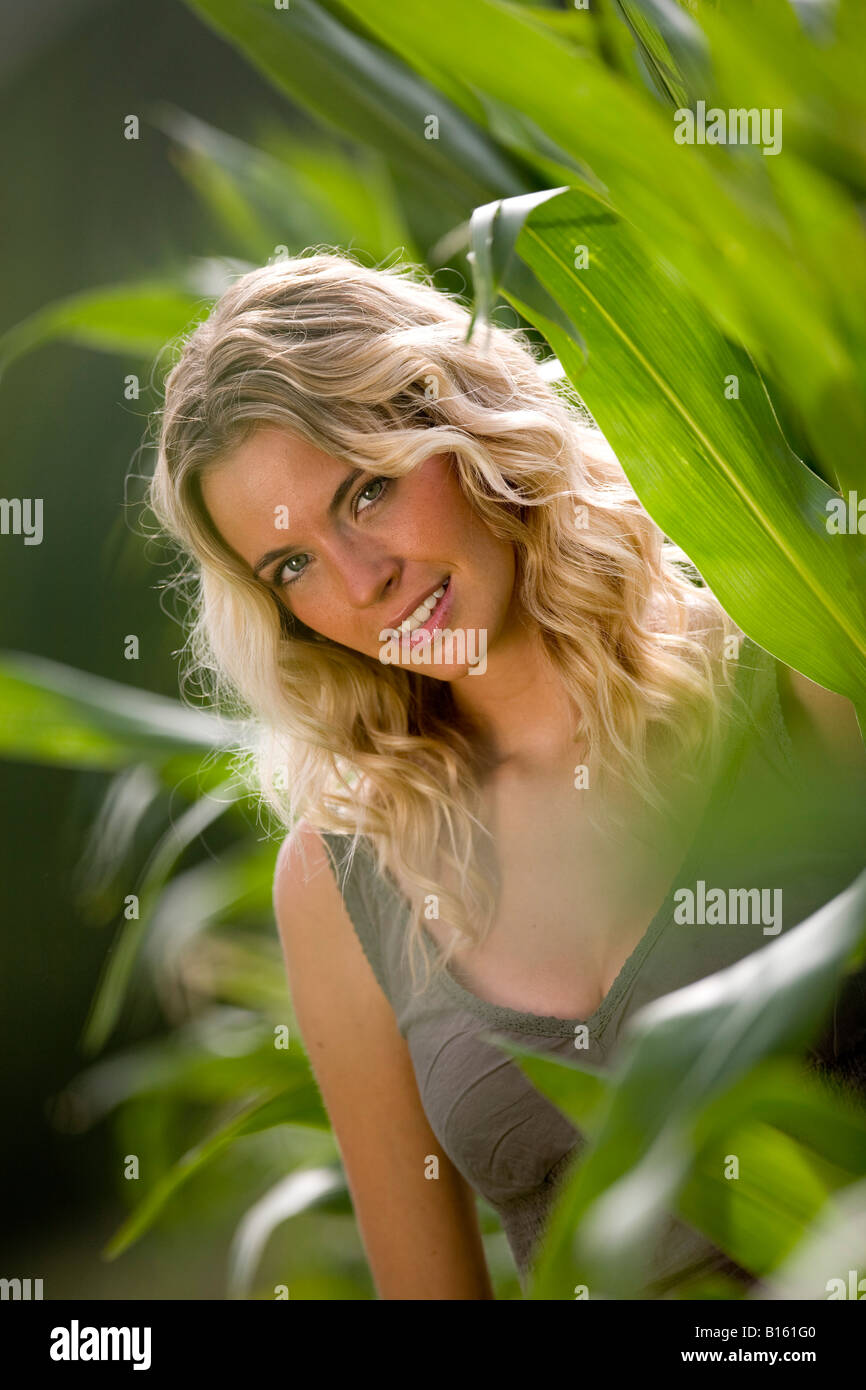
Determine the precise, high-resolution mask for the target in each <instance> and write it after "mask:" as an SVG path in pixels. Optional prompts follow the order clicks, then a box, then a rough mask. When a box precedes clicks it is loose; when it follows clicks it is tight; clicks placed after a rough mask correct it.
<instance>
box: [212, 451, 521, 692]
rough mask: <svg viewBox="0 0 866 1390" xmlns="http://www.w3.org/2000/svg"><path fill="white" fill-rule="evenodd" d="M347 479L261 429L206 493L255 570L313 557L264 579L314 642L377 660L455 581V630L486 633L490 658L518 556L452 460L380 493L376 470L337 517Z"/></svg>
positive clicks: (438, 461) (442, 671)
mask: <svg viewBox="0 0 866 1390" xmlns="http://www.w3.org/2000/svg"><path fill="white" fill-rule="evenodd" d="M348 471H349V469H348V466H347V465H346V464H344V463H341V462H339V461H338V460H337V459H334V458H332V457H331V456H330V455H328V454H326V453H324V452H323V451H322V450H320V449H317V448H316V447H315V446H314V445H312V444H309V443H307V442H306V441H305V440H302V439H298V438H295V437H294V436H292V435H290V434H289V433H288V432H287V431H284V430H281V429H277V428H275V427H271V426H267V427H264V426H263V427H261V428H259V429H258V430H257V431H256V432H255V433H254V434H253V435H252V436H251V437H250V438H249V439H248V440H246V441H245V442H244V443H243V444H242V445H241V446H240V447H239V448H237V449H236V450H235V451H234V452H233V453H232V454H231V455H230V456H229V457H228V458H226V459H225V460H222V461H221V462H220V463H219V464H217V465H215V466H213V467H212V468H210V469H208V470H207V471H206V472H205V474H204V476H203V478H202V484H201V490H202V496H203V498H204V502H205V506H206V507H207V510H208V512H209V514H210V517H211V519H212V521H213V523H214V525H215V526H216V528H217V530H218V531H219V532H220V534H221V535H222V536H223V538H224V539H225V541H226V542H227V543H228V545H229V546H231V548H232V549H233V550H234V551H235V553H236V554H237V555H239V556H240V557H241V558H242V559H243V560H245V561H246V562H247V563H248V564H249V566H250V568H251V569H252V568H253V567H254V566H255V564H256V563H257V561H258V560H259V559H260V558H261V556H263V555H264V554H266V553H267V552H268V551H271V550H275V549H277V548H278V547H282V546H285V548H286V551H287V552H290V553H291V554H292V555H293V556H295V557H301V556H302V557H303V558H296V559H295V560H294V561H293V567H289V568H288V569H285V568H283V567H284V565H285V558H281V559H279V560H274V561H273V562H272V563H271V564H269V565H268V566H267V567H266V568H265V569H264V570H263V571H262V574H261V579H262V581H263V582H267V581H269V580H271V579H272V578H274V576H275V575H276V576H277V578H276V580H275V584H276V587H275V592H276V593H277V594H278V596H279V598H280V600H281V602H283V603H284V604H285V605H286V607H287V608H288V609H289V611H290V612H292V613H294V614H295V616H296V617H297V618H298V619H299V620H300V621H301V622H302V623H304V624H305V625H306V626H307V627H309V628H311V629H312V630H313V631H314V632H318V633H321V634H322V635H323V636H325V637H328V638H330V639H331V640H332V641H334V642H338V643H340V644H341V645H342V646H344V647H350V648H351V649H352V650H353V651H358V652H363V653H365V654H366V655H368V656H374V657H377V658H378V656H379V653H380V651H381V649H382V643H381V642H380V641H379V633H380V632H381V631H382V630H383V629H384V628H386V627H396V626H398V624H397V623H396V621H395V619H397V618H398V617H399V616H401V615H402V614H403V613H404V610H405V609H406V607H407V605H408V604H410V603H415V602H420V601H421V600H422V599H423V598H426V596H427V595H428V594H430V593H432V591H433V590H434V589H435V588H437V587H438V586H439V584H440V583H441V582H442V581H443V579H444V578H445V577H446V576H447V575H450V576H451V588H452V590H453V607H452V610H451V614H450V617H449V619H448V626H449V628H451V629H452V630H454V629H456V628H458V627H464V628H478V629H483V630H485V631H486V634H487V638H486V640H487V651H488V653H490V651H491V650H492V648H493V647H494V644H495V643H496V642H497V641H500V642H501V641H503V640H504V639H506V638H507V635H508V632H509V630H510V629H512V628H513V627H514V621H515V618H514V612H513V606H514V605H513V599H514V581H515V559H514V552H513V550H512V547H511V545H510V544H508V543H507V542H505V541H502V540H500V539H498V537H496V536H494V535H493V533H492V532H491V531H490V529H489V528H488V527H487V525H486V524H485V523H484V521H483V520H482V518H480V517H479V516H478V515H477V513H476V512H475V511H474V510H473V508H472V507H471V505H470V503H469V501H468V500H467V498H466V497H465V495H464V493H463V491H462V489H461V487H460V484H459V481H458V476H457V471H456V469H455V468H454V466H453V463H452V461H451V458H450V455H448V454H434V455H431V457H430V458H428V459H426V460H425V461H424V462H423V463H422V464H419V466H418V467H417V468H415V469H414V470H413V471H412V472H411V473H408V474H406V475H405V476H404V477H402V478H392V479H389V480H388V482H387V489H386V491H385V492H384V494H382V495H380V491H381V486H380V485H379V484H376V485H374V484H373V479H374V478H375V477H376V474H375V472H372V471H371V472H370V473H366V474H363V475H361V476H360V477H358V478H357V479H356V480H355V481H354V482H353V484H352V486H351V488H350V489H349V491H348V492H347V493H346V495H345V497H344V498H343V500H342V501H341V503H340V505H339V508H338V510H337V512H336V513H335V514H334V515H333V516H329V515H328V504H329V503H330V501H331V498H332V496H333V494H334V491H335V489H336V488H337V486H338V484H339V483H340V482H341V481H342V480H343V478H344V477H345V476H346V474H347V472H348ZM359 493H360V497H359ZM377 499H378V500H377ZM374 503H375V505H374ZM353 507H356V508H357V514H356V515H354V516H353ZM279 508H287V509H288V529H281V528H279V527H278V526H277V525H276V519H277V517H278V515H279V511H278V509H279ZM294 567H296V568H294ZM301 570H302V571H303V573H302V574H301V575H300V577H297V578H294V577H293V576H294V575H295V574H297V573H298V571H301ZM280 571H282V576H281V577H282V583H280V580H279V572H280ZM398 664H407V665H408V664H409V663H403V662H402V661H401V662H400V663H398ZM412 669H414V670H416V671H421V672H422V674H424V675H429V676H432V677H433V678H434V679H439V680H448V681H451V680H455V679H457V680H459V679H460V678H461V677H464V676H466V675H467V673H468V672H469V667H468V665H467V664H463V665H456V664H451V665H447V664H444V663H441V664H437V663H430V664H427V665H424V666H417V665H416V666H414V667H413V668H412Z"/></svg>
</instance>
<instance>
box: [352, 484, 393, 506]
mask: <svg viewBox="0 0 866 1390" xmlns="http://www.w3.org/2000/svg"><path fill="white" fill-rule="evenodd" d="M387 487H388V479H387V478H371V479H370V481H369V483H365V484H364V486H363V487H362V488H361V489H360V491H359V492H357V493H356V494H355V511H356V512H362V511H367V510H369V508H370V507H372V505H373V503H374V502H378V501H379V499H380V497H382V496H383V494H384V493H385V491H386V489H387ZM371 488H379V489H380V490H379V492H377V493H376V494H375V496H374V497H367V498H366V501H367V506H366V507H363V506H362V505H361V499H362V498H364V496H365V494H366V493H368V492H369V491H370V489H371Z"/></svg>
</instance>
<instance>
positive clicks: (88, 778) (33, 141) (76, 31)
mask: <svg viewBox="0 0 866 1390" xmlns="http://www.w3.org/2000/svg"><path fill="white" fill-rule="evenodd" d="M2 28H3V42H2V44H0V55H2V56H0V112H2V123H0V128H2V130H3V139H2V141H0V171H2V172H0V182H2V186H3V190H4V199H5V205H6V212H5V216H4V217H3V223H2V231H0V236H2V241H3V254H2V259H3V266H4V276H3V279H4V295H3V306H2V315H3V322H2V327H3V328H6V327H9V326H11V325H13V324H15V323H17V322H18V321H20V320H21V319H24V318H26V317H27V316H28V315H29V314H31V313H33V312H34V311H35V310H36V309H38V308H40V307H42V306H43V305H45V304H49V303H51V302H52V301H54V300H55V299H58V298H61V297H62V296H65V295H68V294H71V293H74V292H76V291H78V290H83V289H87V288H90V287H95V286H99V285H103V284H114V283H115V282H124V281H133V280H139V279H142V278H144V277H145V276H146V275H147V274H148V273H150V272H158V271H159V270H160V269H161V268H162V267H163V266H164V265H165V264H166V262H171V261H177V260H179V259H182V258H183V257H184V256H186V255H187V254H194V255H208V254H217V253H218V252H219V251H220V250H221V249H222V248H221V247H220V246H219V245H217V244H214V243H213V242H212V241H211V239H210V238H211V232H210V227H211V224H210V222H209V219H208V217H207V216H206V214H204V213H203V212H202V209H201V205H200V204H199V203H198V202H197V201H196V199H195V198H194V196H193V194H192V193H191V191H190V189H189V186H188V184H187V183H185V182H184V180H183V179H182V178H181V177H180V175H179V174H178V173H177V171H176V169H175V167H174V166H173V164H172V162H171V160H170V158H169V157H168V146H169V141H168V140H167V139H165V138H163V137H162V136H161V135H160V133H159V132H158V131H156V130H154V129H153V128H152V127H150V128H148V129H147V131H146V138H142V139H140V140H138V141H127V140H124V139H123V138H122V133H121V131H122V118H123V116H124V115H125V114H127V113H129V112H139V113H141V114H143V112H144V110H145V108H146V107H147V106H149V104H150V103H152V102H154V101H155V100H159V99H164V100H168V101H171V102H174V103H176V104H177V105H178V106H180V107H182V108H184V109H185V110H189V111H193V112H195V113H196V114H197V115H199V116H200V117H201V118H202V119H204V120H207V121H210V122H212V123H213V124H215V125H217V126H220V127H223V128H230V129H231V130H232V132H233V133H235V134H238V135H241V136H243V135H245V134H246V133H247V132H248V131H249V130H251V129H252V126H253V124H254V123H257V122H259V121H260V120H261V119H262V117H263V116H267V115H268V114H269V112H272V113H273V114H274V115H275V116H278V117H279V119H280V121H281V123H282V124H284V125H285V124H287V123H288V124H291V123H292V116H293V113H292V112H291V110H290V109H289V108H288V106H287V103H286V102H285V101H283V100H281V99H280V98H279V97H278V96H277V95H276V94H274V93H272V92H271V90H270V89H269V88H268V87H267V85H266V84H265V83H263V82H261V80H260V79H259V78H258V77H257V75H256V74H255V73H254V72H253V71H252V69H251V68H250V67H249V66H248V65H247V64H245V63H244V62H243V61H241V59H240V58H238V57H237V56H236V55H235V53H234V52H233V50H232V49H231V48H230V47H229V46H228V45H227V44H224V43H223V42H221V41H220V40H219V39H218V38H216V37H215V36H214V35H212V34H211V33H210V31H209V30H208V29H206V28H205V27H204V25H202V24H201V23H199V22H198V21H197V20H196V19H195V17H194V16H193V15H192V14H191V13H190V11H189V10H187V9H186V8H185V7H184V6H183V5H181V4H179V3H176V0H152V3H150V4H148V5H146V6H136V5H126V4H122V3H119V0H101V3H100V0H89V2H88V0H64V3H62V4H61V3H57V0H40V2H39V3H38V4H31V5H27V6H20V7H19V6H13V5H11V4H10V3H8V0H7V2H6V3H5V4H4V6H3V14H2ZM247 111H248V112H249V121H248V122H247V121H246V119H245V112H247ZM298 119H299V121H300V122H301V123H302V122H303V117H299V118H298ZM144 124H145V123H144V121H142V126H143V127H144ZM128 371H140V364H138V363H137V362H133V363H130V365H129V366H128V367H127V366H126V365H125V364H124V363H123V362H122V360H121V359H119V358H117V357H114V356H111V355H108V354H103V353H99V352H91V351H82V350H81V348H79V347H75V346H72V345H66V344H48V345H46V346H44V347H41V348H39V349H37V350H36V351H35V352H33V353H32V354H29V355H27V356H26V357H24V358H23V359H22V360H20V361H18V362H15V363H13V364H12V365H11V366H10V367H9V369H8V371H7V372H6V373H5V375H4V376H3V378H2V381H0V409H2V417H3V437H4V448H3V463H2V483H0V492H2V495H3V496H7V497H10V496H11V497H42V498H44V541H43V543H42V545H39V546H35V545H34V546H25V545H24V544H23V541H22V539H21V538H20V537H16V536H4V537H3V538H2V543H0V591H2V595H3V602H2V635H0V645H2V646H3V647H6V648H11V649H14V650H20V651H26V652H34V653H39V654H43V655H45V656H49V657H51V658H52V659H54V660H57V661H62V662H65V663H68V664H69V665H71V666H74V667H78V668H81V669H84V670H87V671H92V672H95V673H97V674H100V675H103V676H107V677H110V678H111V679H113V680H117V681H126V682H130V683H132V684H136V685H140V686H144V687H146V688H148V689H150V690H154V691H162V692H164V693H166V694H169V695H172V696H176V695H177V688H178V687H177V663H176V660H175V659H174V658H173V656H172V652H173V650H174V649H175V648H176V647H177V646H178V645H179V639H180V633H179V630H178V629H177V628H176V627H175V626H174V625H173V624H172V623H170V622H167V621H166V618H165V616H164V614H163V613H162V611H161V609H160V601H159V594H158V592H157V590H156V588H155V572H154V569H153V567H152V566H151V565H149V564H148V563H147V561H146V558H145V553H144V547H143V545H142V544H141V543H139V542H138V540H137V539H134V538H133V539H132V543H130V539H131V538H130V534H129V533H130V528H131V527H133V526H135V525H136V513H135V511H134V509H133V510H130V511H126V510H125V509H124V505H123V503H124V479H125V477H126V475H127V473H128V472H129V471H130V470H133V471H135V469H136V468H137V466H138V465H137V462H136V451H137V449H138V448H139V446H140V444H141V443H142V439H143V432H144V425H145V419H144V417H145V415H146V412H147V403H146V401H145V398H144V396H142V399H141V400H140V401H127V400H124V398H123V379H124V376H125V375H126V373H127V372H128ZM128 633H136V634H138V636H139V638H140V657H139V660H138V661H128V660H126V659H125V658H124V637H125V636H126V634H128ZM106 782H107V777H106V776H105V775H104V774H102V773H97V772H94V773H89V772H81V771H63V770H59V769H55V768H51V767H48V766H39V765H38V764H35V763H29V762H13V761H7V760H0V787H2V801H0V804H2V808H3V811H2V827H3V830H2V838H0V866H2V867H0V904H2V906H0V913H2V930H0V989H2V996H0V998H2V1005H0V1051H2V1056H3V1066H2V1076H3V1105H2V1114H3V1141H2V1146H0V1192H2V1194H3V1196H2V1208H3V1217H2V1228H3V1229H2V1234H3V1244H2V1249H3V1257H4V1258H3V1265H4V1268H3V1269H2V1270H0V1273H5V1274H11V1273H12V1272H16V1273H18V1274H20V1275H21V1277H27V1276H28V1275H30V1274H32V1275H33V1277H37V1276H45V1277H46V1278H47V1279H48V1281H49V1285H50V1286H52V1287H53V1294H52V1296H58V1294H59V1293H60V1287H59V1284H62V1290H63V1292H64V1293H65V1294H67V1295H74V1294H76V1293H78V1294H80V1295H81V1296H90V1297H96V1298H102V1297H112V1298H116V1297H224V1291H225V1272H224V1268H223V1267H222V1266H221V1264H219V1263H214V1260H213V1256H212V1251H211V1248H210V1245H209V1242H210V1240H211V1239H216V1241H217V1243H219V1241H220V1236H219V1233H218V1232H217V1234H216V1236H215V1237H212V1236H211V1234H210V1231H211V1226H210V1224H208V1226H207V1230H206V1231H203V1234H202V1245H201V1246H190V1245H188V1244H187V1245H185V1246H184V1247H183V1248H184V1250H185V1252H186V1253H185V1255H181V1252H180V1250H179V1249H178V1250H175V1251H173V1252H172V1258H170V1259H166V1258H165V1251H163V1250H162V1249H161V1241H162V1237H158V1238H157V1239H156V1240H154V1241H153V1242H150V1243H148V1242H145V1244H144V1246H143V1247H142V1246H136V1247H134V1248H133V1249H132V1250H131V1251H130V1252H129V1254H128V1255H127V1256H126V1257H125V1258H124V1259H121V1260H119V1261H117V1262H115V1263H113V1264H105V1263H102V1262H101V1261H100V1260H99V1258H98V1250H99V1248H100V1245H101V1244H102V1241H103V1240H104V1239H106V1238H107V1237H108V1236H109V1235H110V1233H111V1231H112V1230H113V1229H114V1227H115V1226H116V1225H117V1224H118V1222H119V1219H120V1217H121V1216H122V1215H123V1210H124V1209H123V1207H122V1206H121V1205H120V1204H119V1203H118V1202H117V1201H116V1200H115V1201H112V1197H111V1192H110V1189H109V1192H108V1194H107V1191H106V1171H107V1169H108V1164H109V1161H110V1158H111V1156H112V1155H113V1144H112V1142H111V1138H110V1134H109V1130H108V1127H107V1125H106V1124H104V1123H102V1124H100V1125H98V1126H97V1127H96V1128H95V1129H94V1130H93V1131H90V1132H87V1133H84V1134H80V1135H73V1136H70V1135H69V1134H65V1133H62V1132H58V1130H57V1129H56V1128H55V1127H54V1126H52V1125H51V1124H49V1123H48V1119H47V1116H46V1110H45V1104H46V1097H51V1096H53V1095H55V1094H57V1093H59V1092H60V1091H61V1090H62V1088H63V1087H64V1086H65V1085H66V1084H67V1083H68V1082H69V1080H70V1079H71V1078H72V1077H73V1076H74V1075H75V1073H76V1072H78V1071H79V1070H80V1069H81V1065H82V1058H81V1055H80V1053H79V1051H78V1039H79V1036H80V1033H81V1029H82V1025H83V1021H84V1019H85V1017H86V1014H87V1009H88V1005H89V1002H90V999H91V997H92V995H93V992H94V989H95V986H96V982H97V978H98V974H99V969H100V965H101V962H102V959H103V956H104V954H105V949H106V941H105V934H104V932H102V931H96V930H93V929H92V928H91V927H88V926H86V925H85V924H84V923H83V922H82V921H81V920H80V918H79V916H77V915H76V905H75V898H74V894H73V893H72V891H71V887H70V885H71V883H72V880H73V876H74V872H75V869H76V866H77V860H78V857H79V855H80V853H81V850H82V841H83V835H84V833H85V831H86V829H87V827H88V825H89V823H90V821H91V820H92V817H93V814H94V813H95V810H96V808H97V806H98V804H99V801H100V799H101V796H102V795H103V794H104V791H105V786H106ZM157 1022H158V1021H157V1019H156V1018H155V1017H153V1018H147V1017H143V1018H142V1019H141V1020H139V1022H138V1030H137V1031H138V1033H139V1035H146V1033H147V1031H148V1029H149V1028H151V1027H154V1026H157ZM130 1026H131V1025H130V1023H129V1021H128V1020H126V1021H125V1022H124V1023H122V1024H121V1027H120V1029H119V1031H118V1035H117V1037H116V1039H115V1042H116V1044H117V1045H122V1043H123V1042H124V1041H126V1040H128V1039H129V1036H130V1032H129V1030H130ZM88 1202H89V1204H90V1205H89V1206H88ZM229 1219H230V1218H227V1220H229ZM223 1243H224V1238H223ZM190 1262H194V1267H190ZM157 1271H158V1280H159V1283H158V1287H157V1285H156V1282H155V1281H156V1278H157ZM52 1276H56V1277H54V1278H52ZM46 1296H49V1295H48V1290H47V1289H46Z"/></svg>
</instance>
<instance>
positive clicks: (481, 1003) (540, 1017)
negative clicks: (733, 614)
mask: <svg viewBox="0 0 866 1390" xmlns="http://www.w3.org/2000/svg"><path fill="white" fill-rule="evenodd" d="M753 649H754V652H755V654H756V658H758V659H760V658H761V657H767V655H768V654H767V653H766V652H765V651H764V649H763V648H762V647H758V645H757V644H756V643H754V642H752V640H751V638H749V637H746V638H744V642H743V648H742V650H741V652H740V655H739V658H738V662H739V664H738V667H737V674H736V678H735V682H734V697H733V700H734V702H735V701H736V698H737V696H738V695H742V694H743V691H742V686H743V683H744V678H743V675H742V673H743V671H744V669H745V670H747V671H749V672H750V673H751V675H752V679H754V678H755V677H756V676H757V674H758V667H757V666H756V665H754V666H746V665H745V664H744V663H743V660H742V658H743V656H744V655H745V654H746V652H747V651H751V650H753ZM750 695H751V687H750V688H749V690H748V692H747V693H746V699H747V701H748V703H749V705H750V706H751V700H750V698H749V697H750ZM730 712H731V711H729V713H730ZM738 728H739V726H738V724H737V721H736V719H733V718H732V719H731V722H730V724H729V725H728V727H727V729H726V732H725V736H724V741H723V747H722V750H721V753H720V756H719V760H718V764H717V766H716V770H715V774H714V778H713V787H712V790H711V792H710V795H709V797H708V799H707V802H706V804H705V806H704V809H703V811H702V812H701V814H700V816H699V817H698V821H697V826H696V829H695V832H694V834H693V835H692V836H691V837H690V839H689V842H688V845H687V847H686V850H685V852H684V854H683V856H682V859H681V860H680V862H679V865H678V867H677V869H676V871H675V873H674V874H673V877H672V878H671V880H670V882H669V884H668V887H667V891H666V892H665V896H664V898H663V899H662V902H661V904H660V906H659V908H658V911H657V912H656V914H655V916H654V917H653V919H652V921H651V922H650V923H649V926H648V927H647V928H646V930H645V932H644V933H643V935H642V936H641V937H640V939H639V940H638V942H637V943H636V944H635V946H634V947H633V948H632V950H631V951H630V952H629V954H628V956H627V957H626V959H625V960H624V961H623V963H622V965H621V966H620V969H619V971H618V972H617V975H616V978H615V979H614V981H613V983H612V984H611V986H610V989H609V990H608V991H607V993H606V994H605V996H604V998H603V999H602V1000H601V1002H600V1003H599V1005H598V1006H597V1008H595V1009H594V1010H593V1012H592V1013H591V1014H590V1015H589V1016H588V1017H587V1018H560V1017H559V1016H558V1015H557V1014H534V1013H529V1012H527V1011H525V1010H522V1009H513V1008H511V1007H510V1006H509V1005H508V1004H494V1003H492V1002H491V1001H490V1000H489V999H482V998H481V996H480V995H479V994H475V992H474V991H473V990H471V989H467V987H466V986H465V985H463V984H461V983H460V981H459V980H458V979H457V977H456V976H455V975H454V974H453V973H452V972H451V970H450V968H449V967H448V966H447V965H446V966H445V967H444V969H443V971H442V973H441V975H440V976H439V979H440V980H441V982H442V985H443V986H444V988H445V989H446V990H447V991H448V992H449V993H450V994H451V995H452V997H453V998H454V999H455V1000H456V1001H457V1002H458V1003H460V1004H462V1005H463V1007H464V1008H466V1009H467V1010H468V1011H469V1012H470V1013H473V1014H475V1015H476V1016H478V1017H480V1018H483V1019H484V1020H485V1021H486V1022H487V1023H489V1024H491V1025H492V1026H493V1027H496V1028H499V1029H504V1030H507V1031H508V1032H512V1033H528V1034H536V1035H538V1036H545V1037H572V1036H573V1035H574V1033H575V1031H576V1029H578V1028H586V1029H587V1030H588V1031H589V1033H590V1035H591V1036H595V1037H596V1038H597V1037H599V1036H600V1035H601V1033H602V1032H603V1031H604V1029H605V1027H606V1025H607V1022H608V1019H609V1018H610V1015H611V1013H612V1011H613V1009H614V1008H615V1007H616V1005H617V1003H618V1002H619V1000H620V998H621V997H622V995H623V993H624V991H625V989H626V988H627V986H628V984H629V982H630V980H631V979H632V977H633V976H634V973H635V971H636V970H637V968H638V966H639V965H640V964H641V962H642V961H643V958H644V956H645V955H647V953H648V952H649V950H650V948H651V947H652V946H653V944H654V943H655V940H656V938H657V937H658V936H659V935H660V934H661V931H662V930H663V929H664V927H665V926H667V925H668V922H669V920H670V919H669V915H667V909H668V907H669V900H670V896H671V891H672V890H673V888H674V887H675V885H676V884H677V883H678V882H679V881H680V879H684V880H685V879H687V878H688V873H687V870H688V869H690V868H691V867H692V865H693V863H694V860H695V857H696V855H697V853H698V850H699V848H700V845H701V844H702V843H703V837H704V833H705V830H706V827H707V825H708V822H709V821H710V818H711V816H712V814H713V813H714V811H715V810H716V808H717V805H718V801H719V797H720V795H721V792H722V790H723V789H724V788H725V787H730V785H731V784H732V781H733V775H732V768H731V764H730V755H731V751H732V743H733V740H734V739H735V737H736V733H737V730H738ZM421 929H422V931H423V933H424V935H425V936H426V937H427V939H428V941H429V942H430V943H431V945H432V946H433V947H434V949H440V948H439V943H438V942H437V941H436V938H435V937H434V936H433V934H432V933H431V932H430V931H429V930H428V928H427V927H426V926H425V925H424V923H423V922H422V923H421Z"/></svg>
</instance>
